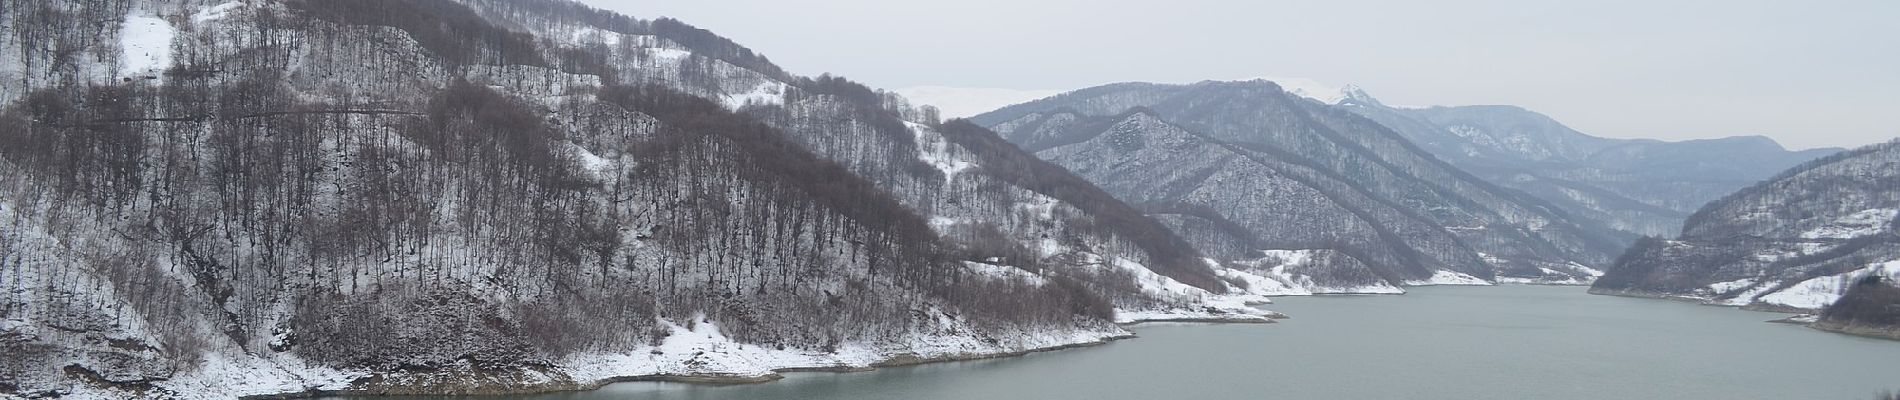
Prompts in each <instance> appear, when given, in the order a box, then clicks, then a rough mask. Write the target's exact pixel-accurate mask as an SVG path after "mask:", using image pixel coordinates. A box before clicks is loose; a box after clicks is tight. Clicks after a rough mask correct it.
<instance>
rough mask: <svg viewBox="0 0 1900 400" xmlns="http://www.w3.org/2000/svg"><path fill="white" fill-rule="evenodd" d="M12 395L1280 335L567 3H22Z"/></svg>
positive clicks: (660, 38)
mask: <svg viewBox="0 0 1900 400" xmlns="http://www.w3.org/2000/svg"><path fill="white" fill-rule="evenodd" d="M0 54H6V55H7V56H6V57H5V59H4V60H0V107H3V108H0V171H4V173H0V273H4V278H3V279H0V318H4V323H3V324H0V352H3V353H5V354H8V356H7V357H5V358H4V359H0V395H15V396H23V397H60V396H77V397H82V398H85V397H102V398H122V397H151V398H170V397H184V398H229V397H236V396H251V395H268V394H278V393H292V392H303V391H306V390H329V391H336V390H345V391H358V392H364V393H501V392H518V391H542V390H551V389H563V388H582V387H590V386H592V385H597V384H600V383H603V382H605V381H606V380H608V379H613V378H617V377H627V376H672V377H702V378H704V377H711V378H719V379H739V380H748V379H768V378H770V377H773V376H775V375H774V374H773V372H772V371H773V370H775V369H783V368H814V367H816V368H830V367H836V368H861V367H865V366H869V365H873V364H877V363H883V362H887V361H891V360H894V359H895V360H907V359H926V360H927V359H955V358H960V357H977V356H987V355H994V354H1002V353H1011V352H1019V351H1026V350H1033V349H1042V348H1049V347H1056V346H1066V345H1075V344H1086V343H1093V342H1098V341H1101V340H1105V339H1108V338H1111V337H1117V336H1121V335H1124V334H1126V332H1125V331H1123V330H1122V329H1120V328H1119V327H1117V326H1116V325H1115V322H1131V321H1137V320H1147V319H1183V318H1185V319H1240V320H1264V319H1265V317H1266V315H1267V313H1265V312H1262V311H1258V310H1254V309H1251V308H1248V307H1244V306H1243V305H1242V304H1243V303H1244V302H1249V301H1258V299H1256V298H1253V297H1243V295H1245V294H1247V293H1255V292H1258V290H1255V289H1252V288H1251V287H1250V286H1249V285H1248V284H1247V282H1249V279H1258V278H1259V277H1257V276H1252V275H1247V274H1244V273H1240V272H1238V271H1234V270H1229V269H1226V268H1222V267H1221V266H1219V265H1216V264H1212V263H1209V262H1207V261H1206V260H1204V259H1203V257H1202V255H1201V253H1200V252H1199V251H1198V250H1196V249H1195V248H1194V247H1193V246H1191V245H1188V244H1186V242H1185V241H1183V240H1182V239H1180V238H1178V237H1177V236H1175V235H1173V234H1172V233H1171V232H1170V231H1168V230H1167V229H1165V228H1164V227H1162V225H1160V224H1159V223H1158V222H1156V221H1154V220H1152V219H1149V218H1148V217H1146V216H1145V215H1142V214H1141V213H1140V212H1138V211H1136V210H1135V209H1134V208H1133V207H1130V206H1128V205H1127V204H1123V203H1121V202H1119V201H1117V200H1115V199H1114V198H1112V197H1110V196H1107V195H1106V194H1105V193H1104V192H1102V191H1101V190H1100V189H1097V188H1095V187H1094V186H1092V185H1090V184H1088V183H1087V182H1086V181H1083V180H1081V179H1079V178H1077V177H1075V176H1073V175H1070V174H1068V173H1067V172H1066V171H1064V170H1062V169H1061V168H1058V167H1054V166H1052V165H1049V164H1047V163H1044V162H1042V161H1040V160H1037V159H1036V158H1034V157H1033V156H1029V155H1027V154H1026V153H1023V152H1021V151H1020V150H1017V149H1015V148H1014V147H1012V146H1006V144H1007V143H1006V142H1004V141H1002V140H1001V139H999V138H997V137H996V136H995V134H994V133H991V132H989V131H987V130H983V129H981V128H979V127H975V126H970V125H967V124H955V123H952V124H940V123H939V121H936V120H935V119H936V118H935V117H934V115H933V114H934V113H933V112H932V111H931V110H929V109H928V108H920V107H912V106H910V105H908V104H906V103H905V101H904V100H903V99H902V98H899V97H897V96H895V95H891V94H888V93H884V92H880V91H876V90H873V89H870V88H867V87H864V86H862V85H858V84H856V83H852V82H850V81H848V80H845V79H842V78H837V77H831V76H819V77H815V78H811V77H801V76H796V75H792V74H790V73H788V72H786V71H784V70H782V69H780V68H778V67H776V66H774V65H773V64H772V63H771V62H770V61H769V60H767V59H766V58H764V57H763V56H761V55H759V54H757V53H754V52H753V51H751V50H749V49H746V48H745V47H742V46H740V45H738V44H735V43H733V42H731V41H729V40H726V39H724V38H720V37H718V36H716V35H714V34H712V33H710V32H707V31H704V30H700V29H697V28H694V27H692V26H690V25H686V24H684V23H681V22H679V21H674V20H669V19H659V20H640V19H634V18H630V17H626V16H621V15H616V14H613V13H608V12H604V11H599V10H595V9H591V8H587V7H585V6H581V5H578V4H575V3H571V2H566V1H556V0H519V1H500V0H468V1H460V2H457V1H447V0H390V1H368V0H361V1H357V0H352V1H316V0H287V1H247V2H235V1H234V2H222V1H182V2H173V1H163V2H161V1H125V0H90V1H66V2H41V1H23V0H5V1H4V3H0Z"/></svg>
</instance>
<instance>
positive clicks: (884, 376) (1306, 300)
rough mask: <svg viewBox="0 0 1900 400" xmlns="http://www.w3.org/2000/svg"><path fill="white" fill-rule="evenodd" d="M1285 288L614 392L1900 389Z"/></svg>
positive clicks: (1612, 313)
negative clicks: (1203, 312)
mask: <svg viewBox="0 0 1900 400" xmlns="http://www.w3.org/2000/svg"><path fill="white" fill-rule="evenodd" d="M1409 290H1410V291H1411V293H1410V294H1407V295H1403V296H1318V297H1290V298H1278V299H1276V301H1277V302H1278V303H1276V304H1273V305H1271V306H1269V307H1268V308H1270V309H1273V310H1276V311H1281V312H1285V313H1287V314H1290V315H1292V317H1293V319H1290V320H1285V321H1282V323H1278V324H1264V325H1245V324H1239V325H1199V324H1165V325H1151V326H1138V327H1135V328H1133V330H1134V331H1135V333H1137V334H1139V335H1140V336H1141V337H1140V338H1137V339H1132V340H1123V341H1118V342H1115V343H1111V344H1108V345H1104V346H1099V347H1091V348H1083V349H1075V350H1065V351H1057V352H1048V353H1037V354H1032V355H1029V356H1025V357H1018V358H1006V359H997V360H984V361H970V362H957V363H944V364H930V365H921V366H914V367H901V368H886V369H881V370H877V371H871V372H857V373H789V374H786V378H785V379H784V380H781V381H778V382H773V383H766V384H757V385H738V386H707V385H693V384H681V383H666V382H628V383H619V384H614V385H610V386H608V387H606V388H603V389H601V390H598V391H592V392H580V393H561V394H550V395H535V396H515V397H506V398H508V399H520V400H608V399H615V400H618V399H1167V398H1192V399H1373V398H1405V399H1605V398H1610V399H1665V398H1666V399H1843V400H1864V399H1870V398H1872V395H1873V394H1874V393H1876V392H1879V391H1883V390H1890V389H1900V341H1887V340H1878V339H1867V338H1859V337H1852V336H1845V335H1837V334H1831V333H1825V332H1820V331H1814V330H1810V329H1808V328H1805V327H1800V326H1795V325H1787V324H1771V323H1765V322H1763V321H1766V320H1771V319H1778V318H1781V317H1782V316H1784V315H1782V314H1770V313H1759V312H1748V311H1740V310H1736V309H1730V308H1718V307H1710V306H1701V305H1695V304H1689V303H1683V302H1675V301H1665V300H1649V299H1633V298H1621V297H1609V296H1593V295H1588V294H1585V293H1584V288H1582V287H1554V286H1497V287H1420V288H1409Z"/></svg>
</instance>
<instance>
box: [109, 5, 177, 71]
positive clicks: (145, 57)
mask: <svg viewBox="0 0 1900 400" xmlns="http://www.w3.org/2000/svg"><path fill="white" fill-rule="evenodd" d="M177 35H178V31H177V30H176V29H173V28H172V24H171V23H170V22H166V21H165V20H164V19H161V18H158V17H151V16H138V15H127V16H125V22H124V23H123V24H122V25H120V26H119V54H120V55H121V57H120V61H119V62H120V65H119V76H120V77H152V78H157V77H158V74H156V72H157V71H163V70H164V69H165V68H168V67H171V65H172V38H173V37H175V36H177Z"/></svg>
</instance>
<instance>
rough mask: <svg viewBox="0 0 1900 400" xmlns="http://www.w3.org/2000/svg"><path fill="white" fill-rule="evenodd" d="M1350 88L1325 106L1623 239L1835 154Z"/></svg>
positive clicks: (1667, 231) (1665, 230)
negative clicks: (1593, 132) (1628, 131)
mask: <svg viewBox="0 0 1900 400" xmlns="http://www.w3.org/2000/svg"><path fill="white" fill-rule="evenodd" d="M1355 93H1356V95H1355V96H1353V97H1340V100H1336V101H1327V102H1328V103H1329V104H1337V105H1339V106H1340V107H1341V108H1344V109H1346V110H1350V111H1352V112H1355V113H1358V114H1360V115H1364V116H1366V117H1367V118H1371V119H1373V120H1375V121H1379V123H1380V124H1383V125H1385V126H1387V127H1390V128H1392V130H1393V131H1395V132H1398V133H1399V134H1400V135H1403V136H1405V138H1406V139H1410V140H1411V141H1412V142H1414V143H1417V144H1418V146H1419V147H1420V148H1423V149H1425V150H1426V151H1429V152H1431V153H1432V154H1433V155H1435V156H1437V157H1438V158H1439V159H1442V160H1445V161H1446V162H1450V163H1451V164H1452V165H1456V166H1458V167H1459V168H1461V169H1464V170H1466V171H1470V172H1471V173H1472V174H1475V175H1477V176H1479V177H1482V178H1484V179H1485V180H1487V181H1490V182H1492V183H1496V184H1498V185H1502V186H1506V187H1510V188H1513V189H1518V190H1522V191H1524V192H1527V193H1530V194H1531V195H1534V196H1537V197H1538V198H1541V199H1543V200H1544V201H1547V202H1550V203H1551V204H1555V205H1557V206H1558V207H1560V208H1562V209H1563V210H1564V211H1565V212H1567V213H1569V214H1571V215H1574V216H1576V217H1578V218H1587V219H1592V220H1598V221H1604V222H1605V223H1606V224H1608V225H1610V227H1612V228H1614V229H1616V230H1618V231H1620V232H1624V233H1625V234H1627V235H1629V236H1634V235H1652V236H1661V235H1672V234H1675V233H1677V232H1676V228H1677V227H1679V226H1681V223H1682V219H1683V218H1685V217H1687V216H1688V215H1689V213H1692V212H1694V211H1695V210H1696V209H1697V208H1699V207H1701V206H1702V205H1703V204H1706V203H1708V202H1709V201H1711V200H1715V199H1716V198H1719V197H1721V196H1722V195H1724V194H1728V193H1731V192H1734V191H1735V190H1738V189H1741V188H1743V187H1746V186H1748V185H1751V184H1754V183H1755V182H1758V181H1760V180H1761V179H1763V178H1767V177H1769V176H1772V175H1774V174H1775V173H1777V172H1780V171H1782V170H1786V169H1788V168H1790V167H1793V166H1795V165H1798V164H1800V163H1802V162H1805V161H1808V160H1812V159H1815V158H1818V157H1821V156H1825V155H1828V154H1832V153H1835V152H1838V151H1840V149H1831V148H1830V149H1813V150H1804V151H1790V150H1787V149H1785V148H1782V147H1781V145H1780V144H1777V143H1775V141H1774V140H1772V139H1769V138H1766V137H1760V136H1747V137H1732V138H1723V139H1709V140H1689V141H1680V142H1664V141H1658V140H1648V139H1610V138H1602V137H1596V136H1590V135H1587V134H1584V133H1582V132H1578V131H1576V130H1574V129H1571V128H1570V127H1567V126H1564V125H1563V124H1562V123H1559V122H1557V121H1556V120H1554V119H1551V118H1550V117H1548V116H1545V115H1543V114H1538V113H1536V112H1533V111H1530V110H1526V109H1523V108H1520V107H1514V106H1455V107H1391V106H1386V105H1383V104H1381V103H1380V102H1379V101H1378V100H1376V99H1373V98H1372V96H1370V95H1367V94H1366V93H1365V92H1364V91H1357V92H1355ZM1323 101H1324V100H1323ZM1735 160H1749V162H1735Z"/></svg>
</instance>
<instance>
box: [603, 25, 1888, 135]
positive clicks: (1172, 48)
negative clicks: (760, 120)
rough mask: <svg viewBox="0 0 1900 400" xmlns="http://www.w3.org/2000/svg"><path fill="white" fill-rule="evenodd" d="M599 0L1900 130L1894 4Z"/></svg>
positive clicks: (894, 70) (1064, 62)
mask: <svg viewBox="0 0 1900 400" xmlns="http://www.w3.org/2000/svg"><path fill="white" fill-rule="evenodd" d="M584 1H585V2H587V3H590V4H593V5H595V6H597V7H602V8H607V9H611V10H615V11H620V12H622V13H625V14H628V15H632V16H636V17H640V18H653V17H658V16H670V17H674V18H678V19H681V20H683V21H686V22H687V23H690V24H693V25H696V26H699V27H701V28H706V29H709V30H712V31H713V32H715V33H718V34H720V35H723V36H726V37H729V38H732V39H733V40H736V41H738V42H739V43H741V44H744V45H746V46H748V47H751V48H752V49H754V50H757V51H760V52H762V53H764V54H766V55H767V56H768V57H770V58H772V60H773V61H775V62H777V63H778V64H780V65H781V66H784V67H785V68H787V69H789V70H791V71H792V72H794V73H797V74H802V75H816V74H818V73H821V72H831V73H834V74H840V75H844V76H847V77H850V78H852V79H855V80H858V81H861V82H864V83H866V84H869V85H871V86H874V87H879V88H885V89H905V88H915V87H928V86H936V87H951V88H982V89H989V90H984V91H980V92H975V93H976V94H974V95H971V94H965V95H962V96H964V97H970V96H978V97H985V96H987V97H1005V98H1006V97H1009V96H1026V95H1042V94H1047V93H1050V91H1063V90H1070V89H1078V88H1083V87H1088V86H1093V85H1099V84H1103V83H1111V82H1123V81H1151V82H1193V81H1199V80H1205V79H1222V80H1226V79H1242V78H1251V77H1261V76H1270V77H1301V78H1308V79H1312V80H1316V81H1320V82H1326V83H1330V84H1335V85H1343V84H1348V83H1351V84H1357V85H1360V86H1362V87H1364V88H1365V89H1366V90H1367V91H1368V92H1370V93H1371V94H1372V95H1373V96H1374V97H1378V98H1379V99H1380V100H1382V101H1384V102H1385V103H1387V104H1401V105H1462V104H1511V105H1519V106H1523V107H1525V108H1529V109H1532V110H1536V111H1539V112H1543V113H1545V114H1548V115H1551V116H1552V117H1555V118H1557V119H1558V120H1559V121H1563V122H1564V123H1566V124H1568V125H1570V126H1571V127H1573V128H1576V129H1578V130H1581V131H1583V132H1585V133H1590V134H1593V135H1597V136H1609V137H1648V138H1659V139H1670V140H1678V139H1693V138H1709V137H1721V136H1733V135H1754V134H1759V135H1767V136H1770V137H1774V138H1776V139H1777V140H1780V141H1781V142H1782V143H1783V144H1785V145H1787V146H1789V147H1794V148H1809V147H1819V146H1856V145H1863V144H1868V143H1873V142H1878V141H1883V140H1886V139H1889V138H1893V137H1896V136H1900V124H1896V123H1895V119H1896V118H1895V116H1897V115H1900V1H1896V0H1865V1H1780V0H1777V1H1765V0H1763V1H1755V0H1749V1H1728V0H1724V1H1714V0H1711V1H1654V0H1642V1H1638V0H1590V1H1569V0H1566V1H1545V0H1508V1H1505V0H1499V1H1475V0H1451V1H1431V2H1418V1H1239V0H1235V1H1214V0H1169V1H1155V0H955V1H899V0H805V1H785V0H584ZM997 89H1011V90H997ZM937 92H940V93H942V92H953V91H949V90H944V89H938V90H937ZM966 100H967V99H966Z"/></svg>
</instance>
